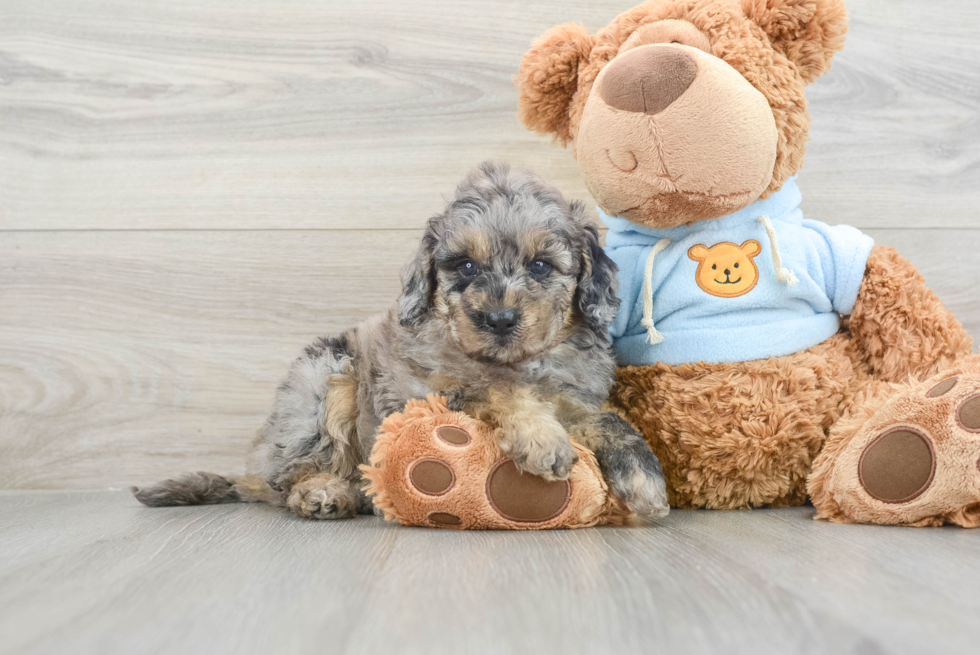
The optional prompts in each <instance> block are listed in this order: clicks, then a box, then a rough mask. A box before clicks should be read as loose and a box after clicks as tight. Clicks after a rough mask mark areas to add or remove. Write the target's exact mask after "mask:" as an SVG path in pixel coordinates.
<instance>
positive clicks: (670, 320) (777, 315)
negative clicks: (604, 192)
mask: <svg viewBox="0 0 980 655" xmlns="http://www.w3.org/2000/svg"><path fill="white" fill-rule="evenodd" d="M800 200H801V196H800V191H799V188H798V187H797V186H796V181H795V179H793V178H791V179H789V180H787V182H786V184H784V185H783V188H782V189H780V190H779V191H778V192H776V193H774V194H772V195H771V196H770V197H769V198H767V199H765V200H758V201H756V202H754V203H753V204H751V205H749V206H748V207H746V208H745V209H743V210H741V211H738V212H735V213H734V214H729V215H728V216H723V217H721V218H717V219H714V220H710V221H700V222H698V223H695V224H693V225H682V226H680V227H675V228H670V229H666V230H656V229H651V228H645V227H640V226H638V225H635V224H633V223H631V222H629V221H628V220H626V219H625V218H619V217H614V216H607V215H606V214H605V213H603V212H602V211H601V210H600V211H599V217H600V218H601V219H602V221H603V222H604V223H605V224H606V225H607V226H608V227H609V232H608V234H607V235H606V243H607V247H606V252H607V253H608V254H609V256H610V257H611V258H612V259H613V261H615V262H616V264H617V265H618V266H619V284H620V287H619V297H620V298H621V299H622V304H621V305H620V307H619V313H618V314H617V316H616V319H615V320H614V321H613V324H612V326H611V327H610V330H609V333H610V336H611V337H612V339H613V347H614V349H615V351H616V358H617V360H618V362H619V364H620V365H622V366H627V365H640V364H654V363H657V362H665V363H668V364H684V363H688V362H700V361H704V362H712V363H718V362H744V361H749V360H753V359H765V358H768V357H774V356H781V355H788V354H790V353H794V352H797V351H799V350H805V349H807V348H810V347H811V346H814V345H816V344H818V343H820V342H821V341H824V340H826V339H828V338H830V337H831V336H832V335H833V334H834V333H836V332H837V331H838V330H839V329H840V316H841V315H842V314H843V315H847V314H850V313H851V311H852V310H853V309H854V303H855V301H856V300H857V294H858V291H859V290H860V287H861V281H862V279H863V278H864V271H865V266H866V264H867V261H868V255H869V254H870V253H871V247H872V245H874V242H873V240H872V239H871V237H869V236H867V235H866V234H863V233H861V232H860V231H858V230H857V229H855V228H853V227H850V226H848V225H835V226H831V225H827V224H826V223H821V222H819V221H812V220H808V219H804V218H803V212H802V211H800V209H799V204H800ZM763 214H765V215H767V216H768V217H769V218H770V220H771V221H772V224H773V227H774V230H775V233H776V236H777V241H778V244H779V252H780V255H781V257H782V265H783V267H785V268H789V269H790V270H792V271H793V273H795V275H796V277H797V278H798V280H799V282H798V283H797V284H795V285H794V286H792V287H789V286H788V285H787V284H785V283H783V282H780V281H779V280H777V279H776V269H775V267H774V265H773V259H772V245H771V243H770V241H769V238H768V237H767V235H766V230H765V228H764V227H763V225H762V224H761V223H759V222H758V221H757V219H758V218H759V216H760V215H763ZM663 238H668V239H671V244H670V246H668V247H667V248H666V249H665V250H663V251H662V252H660V253H658V254H657V255H656V257H655V260H654V266H653V276H652V282H653V284H652V289H653V320H654V323H655V324H656V329H657V330H658V331H659V332H660V333H661V334H662V335H663V337H664V340H663V342H661V343H658V344H650V343H648V342H647V331H646V328H644V327H643V326H642V325H641V324H640V321H641V319H642V317H643V273H644V267H645V265H646V260H647V256H648V255H649V254H650V250H651V248H652V247H653V246H654V244H656V243H657V242H658V241H660V240H661V239H663ZM750 239H754V240H756V241H758V242H759V244H761V246H762V250H761V252H760V253H759V254H758V255H757V256H756V257H755V258H754V262H755V264H756V266H757V267H758V270H759V280H758V283H757V284H756V285H755V287H754V288H752V289H751V290H750V291H748V292H746V293H744V295H740V296H738V297H733V298H725V297H718V296H715V295H712V294H709V293H707V292H706V291H704V290H702V288H701V287H699V286H698V283H697V280H696V277H695V273H696V271H697V268H698V262H697V261H694V260H693V259H691V258H690V257H689V256H688V251H689V249H690V248H691V247H692V246H694V245H698V244H700V245H704V246H707V247H709V248H710V247H711V246H713V245H715V244H718V243H721V242H731V243H734V244H739V245H741V244H743V243H744V242H746V241H748V240H750ZM743 270H744V267H743ZM734 273H735V272H734V271H733V274H734ZM718 275H719V276H720V275H722V273H721V272H719V273H718ZM722 279H724V278H722ZM732 279H735V278H734V277H733V278H732Z"/></svg>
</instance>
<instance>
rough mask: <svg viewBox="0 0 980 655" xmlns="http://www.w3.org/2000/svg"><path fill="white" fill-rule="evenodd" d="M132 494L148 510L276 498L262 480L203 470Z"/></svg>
mask: <svg viewBox="0 0 980 655" xmlns="http://www.w3.org/2000/svg"><path fill="white" fill-rule="evenodd" d="M130 491H132V492H133V495H134V496H136V500H138V501H140V502H141V503H143V504H144V505H146V506H148V507H170V506H173V505H217V504H219V503H257V502H273V501H274V496H275V492H274V491H273V490H272V488H271V487H269V485H267V484H266V483H265V482H263V481H262V480H260V479H259V478H255V477H249V476H245V477H240V478H238V477H224V476H221V475H218V474H216V473H204V472H200V471H199V472H197V473H185V474H184V475H182V476H180V477H179V478H173V479H171V480H164V481H163V482H158V483H156V484H154V485H150V486H148V487H131V488H130Z"/></svg>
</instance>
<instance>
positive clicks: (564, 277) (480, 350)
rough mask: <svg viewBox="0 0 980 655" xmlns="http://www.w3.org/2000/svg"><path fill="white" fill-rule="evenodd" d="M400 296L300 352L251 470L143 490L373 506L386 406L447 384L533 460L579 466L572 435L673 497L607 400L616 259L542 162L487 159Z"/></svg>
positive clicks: (146, 497)
mask: <svg viewBox="0 0 980 655" xmlns="http://www.w3.org/2000/svg"><path fill="white" fill-rule="evenodd" d="M402 282H403V291H402V296H401V298H399V300H398V302H397V303H395V304H394V305H393V306H392V307H391V308H390V309H389V310H388V311H386V312H384V313H383V314H380V315H377V316H375V317H373V318H371V319H369V320H367V321H365V322H364V323H362V324H360V325H358V326H357V327H355V328H353V329H351V330H348V331H347V332H345V333H344V334H342V335H340V336H338V337H332V338H320V339H318V340H316V341H315V342H314V343H313V344H311V345H310V346H308V347H307V348H306V350H305V352H304V354H303V355H302V356H301V357H300V358H299V359H297V360H296V361H295V362H294V363H293V365H292V368H291V370H290V371H289V374H288V376H287V378H286V380H285V381H284V382H283V383H282V384H281V385H280V387H279V389H278V392H277V394H276V399H275V404H274V406H273V410H272V414H271V416H270V417H269V419H268V421H267V422H266V424H265V426H264V427H263V428H262V430H261V431H260V432H259V435H258V437H257V439H256V441H255V445H254V449H253V452H252V455H251V458H250V461H249V466H248V475H246V476H245V477H244V478H226V477H222V476H218V475H215V474H211V473H193V474H188V475H185V476H183V477H181V478H177V479H174V480H167V481H164V482H161V483H159V484H157V485H154V486H150V487H144V488H141V489H134V493H135V494H136V497H137V498H138V499H139V500H140V501H141V502H143V503H145V504H147V505H151V506H161V505H190V504H202V503H221V502H240V501H254V500H262V501H266V502H270V503H273V504H277V505H282V506H286V507H289V508H290V509H292V510H293V511H295V512H296V513H297V514H299V515H300V516H303V517H307V518H318V519H332V518H346V517H350V516H353V515H354V514H355V512H358V511H360V512H370V511H371V510H372V507H371V503H370V500H369V499H367V498H366V497H365V496H364V494H363V492H362V489H361V480H360V474H359V471H358V468H357V467H358V465H359V464H361V463H365V462H366V461H367V459H368V457H369V455H370V453H371V448H372V446H373V444H374V439H375V435H376V433H377V431H378V427H379V426H380V424H381V421H382V420H383V419H384V418H385V417H386V416H388V415H389V414H391V413H393V412H397V411H400V410H401V409H402V408H403V406H404V405H405V403H406V402H407V401H408V400H409V399H411V398H423V397H425V396H426V395H427V394H430V393H437V394H443V395H446V396H447V397H448V398H449V399H450V406H451V407H452V408H453V409H458V410H463V411H466V412H468V413H470V414H472V415H473V416H476V417H478V418H481V419H483V420H485V421H487V422H488V423H490V424H491V425H493V426H495V427H496V428H497V430H496V433H497V435H498V438H499V439H500V445H501V448H502V449H503V450H504V452H505V453H507V454H508V456H509V457H511V458H512V459H513V460H514V461H515V463H516V464H517V465H518V467H520V468H521V469H522V470H524V471H528V472H530V473H534V474H537V475H541V476H544V477H545V478H548V479H564V478H566V477H567V476H568V474H569V472H570V471H571V468H572V466H573V464H574V463H575V460H576V455H575V451H574V450H573V448H572V447H571V444H570V442H569V435H570V434H571V435H572V436H573V437H574V438H575V439H576V440H577V441H579V442H580V443H582V444H583V445H585V446H587V447H589V448H591V449H592V450H593V451H594V452H595V453H596V456H597V458H598V460H599V463H600V465H601V467H602V469H603V472H604V474H605V475H606V477H607V478H608V480H609V482H610V484H611V487H612V489H613V491H614V492H615V493H616V494H617V495H619V496H620V497H621V498H623V499H624V500H625V501H626V503H627V504H628V505H629V507H630V508H631V509H632V510H633V511H635V512H637V513H638V514H641V515H646V516H658V515H662V514H665V513H666V512H667V501H666V489H665V485H664V480H663V476H662V473H661V470H660V465H659V463H658V461H657V459H656V457H655V456H654V454H653V452H652V451H651V450H650V449H649V447H648V446H647V445H646V443H645V442H644V441H643V439H642V437H640V435H639V434H637V433H636V432H635V431H634V430H633V429H632V428H631V427H630V426H629V424H627V423H626V422H625V421H623V420H622V419H621V418H620V417H619V416H618V415H616V414H613V413H604V412H602V410H601V408H602V405H603V403H604V402H605V401H606V398H607V395H608V391H609V388H610V387H611V386H612V382H613V371H614V361H613V357H612V353H611V349H610V344H609V340H608V335H607V328H608V326H609V323H610V321H612V319H613V317H614V315H615V313H616V308H617V305H618V303H619V300H618V299H617V298H616V268H615V264H613V263H612V261H611V260H609V259H608V258H607V257H606V255H605V254H604V253H603V251H602V248H600V246H599V240H598V234H597V232H596V229H595V227H594V226H592V225H591V224H590V223H589V222H588V221H587V220H586V219H585V218H584V213H583V208H582V206H581V205H580V204H578V203H568V202H566V201H565V199H564V198H563V197H562V195H561V194H560V193H559V192H558V191H557V190H556V189H555V188H553V187H551V186H549V185H547V184H545V183H544V182H543V181H542V180H541V179H540V178H538V177H537V176H535V175H534V174H532V173H529V172H516V173H515V172H511V171H510V170H509V168H508V167H507V166H505V165H501V164H492V163H485V164H483V165H481V166H480V167H479V168H478V169H476V170H475V171H473V172H472V173H471V174H470V175H469V176H468V177H467V178H466V179H465V180H463V182H462V183H461V184H460V185H459V187H458V189H457V190H456V195H455V198H454V199H453V200H452V202H450V203H449V205H448V206H447V207H446V209H445V211H444V212H443V213H441V214H439V215H437V216H435V217H433V218H432V219H430V220H429V223H428V227H427V229H426V231H425V235H424V236H423V237H422V242H421V245H420V247H419V249H418V252H417V254H416V255H415V257H414V258H413V259H412V261H410V262H409V264H408V265H407V266H406V268H405V270H404V272H403V275H402Z"/></svg>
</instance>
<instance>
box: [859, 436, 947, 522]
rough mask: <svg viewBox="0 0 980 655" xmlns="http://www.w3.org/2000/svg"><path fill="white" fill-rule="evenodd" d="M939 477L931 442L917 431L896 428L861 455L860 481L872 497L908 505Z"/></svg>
mask: <svg viewBox="0 0 980 655" xmlns="http://www.w3.org/2000/svg"><path fill="white" fill-rule="evenodd" d="M935 474H936V454H935V450H934V449H933V445H932V442H931V441H930V440H929V439H928V438H926V437H925V436H923V435H922V434H920V433H919V432H918V431H916V430H911V429H907V428H893V429H891V430H888V431H886V432H885V433H884V434H882V435H880V436H879V437H878V438H876V439H875V440H874V441H872V442H871V443H870V444H869V445H868V447H867V448H865V449H864V452H863V453H862V454H861V459H860V462H859V463H858V478H859V479H860V481H861V486H862V487H864V490H865V491H867V492H868V494H869V495H870V496H871V497H872V498H876V499H877V500H880V501H882V502H885V503H906V502H908V501H910V500H914V499H915V498H918V497H919V496H921V495H922V494H923V493H925V491H926V489H928V488H929V485H931V484H932V481H933V478H934V477H935Z"/></svg>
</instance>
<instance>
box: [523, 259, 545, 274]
mask: <svg viewBox="0 0 980 655" xmlns="http://www.w3.org/2000/svg"><path fill="white" fill-rule="evenodd" d="M528 269H529V270H530V271H531V275H533V276H534V277H544V276H545V275H547V274H548V273H550V272H551V264H549V263H548V262H546V261H544V260H543V259H535V260H534V261H533V262H531V265H530V266H529V267H528Z"/></svg>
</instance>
